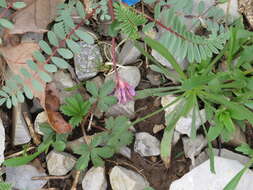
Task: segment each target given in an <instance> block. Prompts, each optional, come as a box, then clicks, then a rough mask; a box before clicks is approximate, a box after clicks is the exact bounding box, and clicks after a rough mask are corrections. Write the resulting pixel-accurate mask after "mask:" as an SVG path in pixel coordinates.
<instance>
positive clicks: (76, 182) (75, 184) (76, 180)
mask: <svg viewBox="0 0 253 190" xmlns="http://www.w3.org/2000/svg"><path fill="white" fill-rule="evenodd" d="M80 174H81V171H76V174H75V178H74V181H73V184H72V187H71V190H76V187H77V184H78V181H79V177H80Z"/></svg>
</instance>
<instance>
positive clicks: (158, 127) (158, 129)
mask: <svg viewBox="0 0 253 190" xmlns="http://www.w3.org/2000/svg"><path fill="white" fill-rule="evenodd" d="M164 128H165V126H164V125H163V124H160V125H158V124H155V126H154V127H153V133H154V134H156V133H158V132H160V131H162V130H163V129H164Z"/></svg>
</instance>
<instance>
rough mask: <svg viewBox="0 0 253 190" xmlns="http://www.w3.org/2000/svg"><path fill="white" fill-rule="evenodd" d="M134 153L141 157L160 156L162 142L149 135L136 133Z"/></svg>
mask: <svg viewBox="0 0 253 190" xmlns="http://www.w3.org/2000/svg"><path fill="white" fill-rule="evenodd" d="M134 151H135V152H138V153H139V154H140V155H141V156H158V155H160V141H159V140H158V139H157V138H156V137H154V136H152V135H150V134H149V133H146V132H141V133H136V134H135V142H134Z"/></svg>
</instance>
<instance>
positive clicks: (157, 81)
mask: <svg viewBox="0 0 253 190" xmlns="http://www.w3.org/2000/svg"><path fill="white" fill-rule="evenodd" d="M147 79H148V80H149V81H150V83H151V84H152V85H154V86H159V85H161V83H162V77H161V75H160V74H159V73H158V72H155V71H152V70H149V71H148V73H147Z"/></svg>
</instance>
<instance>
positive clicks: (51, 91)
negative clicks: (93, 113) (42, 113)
mask: <svg viewBox="0 0 253 190" xmlns="http://www.w3.org/2000/svg"><path fill="white" fill-rule="evenodd" d="M45 102H46V112H47V116H48V122H49V124H50V125H51V127H52V128H53V129H54V130H55V131H56V132H57V133H59V134H64V133H69V132H71V131H72V126H71V125H70V124H69V123H68V122H67V121H65V119H64V118H63V117H62V115H61V113H60V112H58V110H59V107H60V99H59V91H58V90H57V88H56V86H55V84H54V83H52V82H51V83H48V84H47V87H46V101H45Z"/></svg>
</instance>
